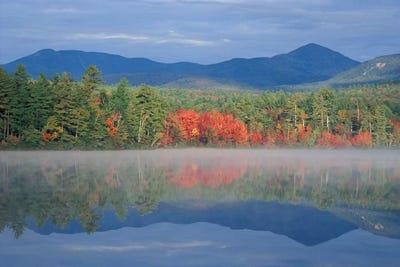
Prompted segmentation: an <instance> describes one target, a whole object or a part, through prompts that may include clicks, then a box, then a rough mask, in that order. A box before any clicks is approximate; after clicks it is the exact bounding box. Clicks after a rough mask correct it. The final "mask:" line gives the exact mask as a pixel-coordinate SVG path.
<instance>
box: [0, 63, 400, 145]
mask: <svg viewBox="0 0 400 267" xmlns="http://www.w3.org/2000/svg"><path fill="white" fill-rule="evenodd" d="M399 107H400V85H399V84H377V85H374V86H371V85H368V86H359V87H351V88H348V89H347V90H332V89H322V90H320V91H317V92H312V93H307V92H304V93H287V92H284V91H279V92H268V91H264V92H260V93H254V92H252V93H249V92H233V91H222V90H219V91H218V90H217V91H198V90H180V89H165V88H164V89H160V90H159V89H157V88H154V87H149V86H147V85H141V86H139V87H130V86H129V84H128V81H127V80H126V79H122V80H121V81H120V83H119V84H117V85H116V86H115V87H107V86H104V84H103V83H102V78H101V72H100V71H99V70H98V69H97V68H96V67H95V66H90V67H89V68H87V70H86V71H85V73H84V74H83V76H82V82H76V81H74V80H73V79H72V78H71V76H70V75H69V74H67V73H63V74H62V75H61V76H60V75H56V76H55V77H54V78H53V79H52V80H49V79H47V78H46V77H45V76H44V75H40V76H39V77H38V78H37V79H36V80H31V79H30V77H29V75H28V74H27V72H26V69H25V68H24V66H22V65H19V66H18V68H17V70H16V71H15V72H14V73H13V74H12V75H8V74H7V73H6V72H5V71H4V70H3V69H0V116H1V121H0V130H1V139H0V140H1V145H2V146H3V147H7V146H15V145H17V146H18V145H21V146H24V145H29V146H34V147H42V146H45V147H47V148H62V147H64V148H92V149H99V148H107V149H113V148H118V149H120V148H131V147H152V146H156V145H158V144H159V142H160V140H161V139H162V137H163V136H164V137H165V131H167V129H166V118H167V117H168V115H169V114H170V113H175V112H177V111H178V110H180V109H183V110H193V111H195V112H198V113H205V112H211V111H213V110H216V111H219V112H221V113H223V114H230V115H232V116H233V117H234V118H235V119H238V120H239V121H241V122H243V123H244V124H245V126H246V128H247V131H248V133H249V136H250V138H249V143H250V144H252V145H256V144H255V143H257V142H258V143H257V144H258V145H268V146H274V145H284V146H294V145H299V146H314V145H317V144H318V140H319V139H320V138H322V137H323V136H325V137H326V136H330V137H332V138H333V139H332V138H331V139H332V140H336V141H338V140H339V141H341V142H340V144H341V145H342V146H349V145H351V144H350V142H349V140H350V139H351V138H353V137H354V136H356V135H358V134H360V133H363V132H365V131H367V132H368V133H369V134H370V135H371V136H372V137H373V144H372V145H373V146H375V147H396V146H399V145H400V144H398V143H399V141H398V138H397V137H396V136H397V132H396V131H397V130H396V129H395V128H394V123H392V122H390V121H391V120H392V121H394V122H396V121H400V108H399ZM306 127H309V128H308V129H309V130H308V131H310V132H306V131H305V129H306ZM327 133H329V135H327ZM210 134H211V133H210ZM255 140H257V141H255ZM332 140H331V141H332ZM321 142H322V141H321ZM325 144H327V143H326V142H325ZM332 144H333V143H332ZM332 144H331V145H332ZM336 144H338V143H337V142H336ZM191 145H199V144H198V143H196V142H192V143H191Z"/></svg>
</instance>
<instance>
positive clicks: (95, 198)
mask: <svg viewBox="0 0 400 267" xmlns="http://www.w3.org/2000/svg"><path fill="white" fill-rule="evenodd" d="M399 162H400V153H399V152H398V151H353V150H348V151H329V152H327V151H313V150H217V149H216V150H213V149H209V150H208V149H194V150H191V149H187V150H157V151H140V152H139V151H121V152H77V151H72V152H2V153H1V154H0V172H1V179H0V230H3V229H5V228H10V229H12V230H13V232H14V234H15V236H16V237H18V236H20V235H21V234H22V233H23V231H24V229H25V228H26V227H27V226H29V227H30V228H35V227H36V228H37V231H40V230H39V228H41V227H45V226H46V225H47V228H48V227H49V225H50V226H52V227H53V228H57V229H63V228H68V227H69V228H71V225H74V224H78V225H79V226H80V227H82V229H83V230H84V231H86V232H88V233H92V232H94V231H96V230H98V229H102V227H104V223H105V221H107V220H108V221H109V223H110V221H112V224H113V225H114V227H116V226H115V225H116V224H118V221H120V222H124V221H126V219H127V218H130V220H129V221H135V222H138V221H140V217H141V216H142V217H143V215H146V214H149V216H150V215H151V214H153V215H154V216H158V215H159V214H160V213H162V212H164V211H165V210H164V209H163V207H164V208H165V207H166V205H167V206H168V205H169V207H171V203H174V205H173V207H174V209H171V208H169V212H170V214H173V215H174V216H175V217H177V216H178V215H182V214H186V215H185V216H187V214H188V213H190V212H192V213H193V212H194V211H196V212H197V213H196V214H195V215H196V216H197V217H196V216H195V215H193V214H192V215H193V217H191V218H193V220H192V221H191V222H195V221H196V220H197V221H204V220H206V219H207V218H208V221H210V220H211V219H210V218H209V217H207V216H205V215H204V214H203V213H201V212H200V211H202V212H204V211H207V214H209V213H210V212H212V211H215V209H216V210H217V211H218V212H219V214H225V215H226V216H225V217H229V218H232V220H231V221H232V222H234V221H235V220H240V218H245V217H244V216H245V214H246V213H247V214H250V216H248V217H251V218H252V220H253V221H249V220H248V221H246V220H244V222H243V226H242V228H246V229H247V228H248V229H251V226H250V225H251V223H255V222H254V221H257V220H261V219H262V215H260V213H262V214H264V215H265V216H268V215H271V214H275V215H274V216H278V215H277V212H278V213H279V210H280V211H282V210H284V209H282V205H291V206H290V209H289V210H287V212H286V213H285V214H286V215H287V214H289V213H290V214H303V216H304V210H302V207H303V206H301V205H299V204H300V203H301V204H307V205H311V207H313V209H315V210H316V211H318V209H319V210H329V212H330V214H335V215H336V216H338V217H339V218H342V219H344V220H345V221H346V222H347V223H348V224H346V225H344V226H343V227H344V228H346V229H353V228H354V225H356V226H358V227H361V228H363V229H366V230H368V231H370V232H373V233H376V234H381V235H385V236H390V237H396V238H399V237H400V220H399V217H400V216H399V213H400V164H399ZM205 200H207V201H205ZM249 200H251V201H253V202H251V201H250V202H249ZM254 201H255V202H254ZM160 203H161V204H160ZM226 203H229V205H228V206H226V205H227V204H226ZM249 203H250V204H251V203H264V204H263V205H261V206H262V207H261V208H260V205H259V204H257V205H258V206H257V205H256V206H257V209H256V208H255V207H254V206H246V205H249ZM266 203H267V204H266ZM270 203H274V204H273V205H275V206H274V207H273V208H272V209H271V210H268V209H267V208H266V207H267V206H268V205H271V204H270ZM279 203H286V204H279ZM294 204H295V205H294ZM221 205H222V206H223V205H225V206H224V207H225V208H224V209H222V206H221ZM279 205H280V206H279ZM268 207H269V206H268ZM132 208H134V211H133V210H132ZM251 209H255V212H254V213H251V212H250V210H251ZM110 210H111V211H112V213H113V214H116V216H117V217H118V218H119V220H114V217H113V215H107V212H109V211H110ZM228 210H237V211H239V210H240V211H242V213H240V212H236V213H229V212H228ZM136 211H137V214H136V213H135V212H136ZM218 212H217V213H218ZM224 212H225V213H224ZM135 214H136V215H137V216H136V215H135ZM139 214H140V215H141V216H140V215H139ZM132 216H133V217H132ZM182 216H183V215H182ZM260 216H261V217H260ZM296 216H297V215H296ZM300 216H301V215H300ZM206 217H207V218H206ZM146 218H151V217H146ZM157 218H158V217H157ZM201 218H203V219H202V220H201ZM154 221H156V222H161V221H163V219H161V218H159V219H157V220H154ZM189 221H190V220H189ZM31 222H34V224H32V223H31ZM177 222H178V221H177ZM232 222H228V223H226V226H229V227H231V228H234V227H235V226H234V225H232ZM178 223H179V222H178ZM183 223H184V222H183ZM215 223H218V224H221V225H223V223H222V222H220V221H219V222H215ZM277 224H282V222H279V221H278V222H277ZM336 225H337V222H336ZM271 227H272V228H273V226H270V228H269V230H271ZM310 227H311V226H310ZM313 227H314V229H315V226H313ZM344 228H343V229H344ZM265 230H267V229H265ZM279 231H280V230H279V229H277V230H275V232H279ZM302 231H303V232H304V229H303V230H302ZM321 231H322V230H321ZM341 231H342V230H341ZM343 231H344V230H343Z"/></svg>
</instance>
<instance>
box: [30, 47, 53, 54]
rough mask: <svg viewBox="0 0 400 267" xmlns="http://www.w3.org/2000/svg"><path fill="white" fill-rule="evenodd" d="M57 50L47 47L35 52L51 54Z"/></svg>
mask: <svg viewBox="0 0 400 267" xmlns="http://www.w3.org/2000/svg"><path fill="white" fill-rule="evenodd" d="M55 52H56V51H55V50H53V49H51V48H46V49H42V50H39V51H37V52H36V53H35V55H43V54H49V53H55Z"/></svg>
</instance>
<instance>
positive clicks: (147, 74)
mask: <svg viewBox="0 0 400 267" xmlns="http://www.w3.org/2000/svg"><path fill="white" fill-rule="evenodd" d="M19 63H21V64H24V65H25V66H26V68H27V70H28V72H29V73H30V74H31V75H32V76H33V77H37V76H38V75H39V74H40V73H44V74H46V75H47V76H49V77H52V76H53V75H54V74H55V73H62V72H69V73H71V74H72V76H73V77H74V78H75V79H79V78H80V77H81V76H82V74H83V72H84V70H85V69H86V68H87V67H88V66H89V65H91V64H93V65H96V66H97V67H98V68H99V69H100V70H101V71H102V73H103V77H104V80H105V81H106V83H108V84H113V83H117V82H118V81H119V80H120V79H121V78H122V77H126V78H127V79H128V80H129V82H130V83H131V84H132V85H138V84H141V83H147V84H149V85H157V86H174V87H184V88H204V87H219V86H220V85H222V84H228V85H229V86H230V87H233V88H257V89H268V88H272V87H274V86H279V85H286V84H288V85H292V84H302V83H311V82H316V81H323V80H327V79H329V78H332V77H333V76H335V75H337V74H339V73H341V72H343V71H346V70H349V69H351V68H352V67H354V66H357V65H358V64H359V62H357V61H354V60H352V59H350V58H348V57H345V56H343V55H342V54H340V53H338V52H335V51H333V50H330V49H328V48H325V47H322V46H320V45H317V44H307V45H305V46H302V47H300V48H298V49H296V50H294V51H292V52H289V53H287V54H280V55H276V56H274V57H271V58H269V57H260V58H251V59H244V58H235V59H232V60H228V61H224V62H220V63H216V64H209V65H201V64H196V63H190V62H179V63H170V64H167V63H160V62H155V61H152V60H149V59H145V58H125V57H122V56H118V55H111V54H106V53H97V52H82V51H54V50H51V49H45V50H41V51H38V52H36V53H34V54H32V55H30V56H27V57H23V58H20V59H18V60H15V61H13V62H10V63H8V64H5V65H3V67H4V69H5V70H6V71H8V72H13V71H14V70H15V68H16V65H17V64H19Z"/></svg>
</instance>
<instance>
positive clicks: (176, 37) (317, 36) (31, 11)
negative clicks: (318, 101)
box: [0, 0, 400, 64]
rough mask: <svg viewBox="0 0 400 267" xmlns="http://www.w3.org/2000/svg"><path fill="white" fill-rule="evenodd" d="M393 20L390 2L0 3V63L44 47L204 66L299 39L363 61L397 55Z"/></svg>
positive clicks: (398, 11)
mask: <svg viewBox="0 0 400 267" xmlns="http://www.w3.org/2000/svg"><path fill="white" fill-rule="evenodd" d="M399 17H400V1H398V0H346V1H343V0H136V1H130V0H109V1H106V0H79V1H76V0H57V1H54V0H13V1H10V0H0V64H4V63H8V62H10V61H12V60H15V59H18V58H20V57H23V56H27V55H30V54H32V53H35V52H36V51H38V50H41V49H45V48H52V49H55V50H71V49H73V50H83V51H95V52H106V53H111V54H118V55H122V56H125V57H146V58H149V59H152V60H156V61H160V62H165V63H170V62H180V61H190V62H197V63H202V64H210V63H217V62H221V61H224V60H228V59H231V58H237V57H242V58H252V57H270V56H274V55H277V54H282V53H287V52H290V51H292V50H294V49H296V48H298V47H300V46H302V45H305V44H307V43H317V44H320V45H322V46H325V47H328V48H330V49H333V50H335V51H338V52H340V53H342V54H344V55H346V56H348V57H350V58H353V59H355V60H359V61H365V60H369V59H372V58H374V57H377V56H381V55H387V54H395V53H400V23H399Z"/></svg>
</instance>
